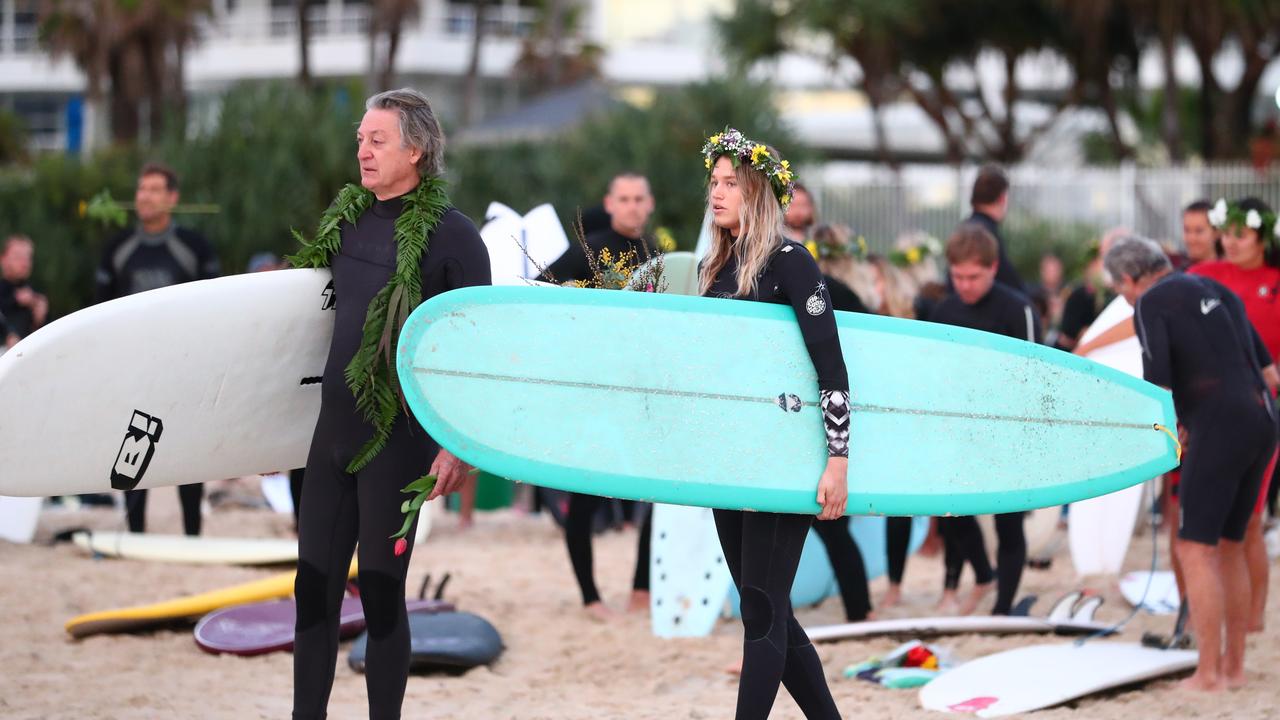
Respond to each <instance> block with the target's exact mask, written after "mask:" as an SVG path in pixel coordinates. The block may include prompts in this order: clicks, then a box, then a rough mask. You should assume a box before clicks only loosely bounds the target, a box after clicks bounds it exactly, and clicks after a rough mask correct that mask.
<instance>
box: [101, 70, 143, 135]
mask: <svg viewBox="0 0 1280 720" xmlns="http://www.w3.org/2000/svg"><path fill="white" fill-rule="evenodd" d="M130 51H131V47H130V46H124V47H120V48H114V49H112V50H111V53H110V55H109V58H108V61H107V68H108V74H109V75H110V77H111V95H110V101H109V102H110V111H111V138H112V140H114V141H115V142H117V143H122V144H127V143H132V142H133V141H135V140H137V139H138V125H139V120H138V103H137V99H136V98H135V97H134V95H133V88H132V86H131V85H132V84H131V83H130V82H129V67H128V66H129V64H130V63H129V55H130Z"/></svg>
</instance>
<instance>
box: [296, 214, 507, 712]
mask: <svg viewBox="0 0 1280 720" xmlns="http://www.w3.org/2000/svg"><path fill="white" fill-rule="evenodd" d="M400 210H401V201H400V199H399V198H392V199H390V200H386V201H376V202H375V203H374V205H373V207H371V208H370V209H369V210H368V211H366V212H365V214H364V215H362V216H361V217H360V219H359V220H358V221H357V223H356V224H355V225H354V226H353V225H350V224H348V223H345V222H344V223H343V224H342V230H341V231H342V249H341V250H340V251H339V252H338V254H336V255H335V256H334V257H333V261H332V268H333V285H334V295H335V296H336V299H337V308H336V310H337V312H336V316H335V318H334V332H333V342H332V344H331V345H330V348H329V357H328V360H327V361H326V363H325V370H324V376H323V380H322V383H321V397H322V399H321V404H320V417H319V419H318V420H317V421H316V429H315V434H314V436H313V437H312V440H311V452H310V453H309V456H308V458H307V475H306V482H305V483H304V484H303V486H302V506H301V512H300V515H299V522H298V577H297V580H296V581H295V587H294V594H295V596H296V598H297V603H298V617H297V624H296V626H295V641H294V649H293V680H294V688H293V717H294V718H321V717H324V716H325V709H326V707H327V705H328V701H329V691H330V689H331V688H332V686H333V675H334V666H335V663H336V661H337V655H338V616H339V611H340V609H341V607H342V595H343V591H344V589H345V588H346V584H347V567H348V565H349V564H350V563H351V555H352V552H353V551H354V550H355V549H356V543H357V541H358V542H359V548H360V553H359V561H360V575H359V581H360V601H361V604H362V605H363V606H364V614H365V618H366V620H367V623H368V630H369V648H368V655H367V661H366V662H367V665H366V672H365V685H366V687H367V689H368V693H369V717H370V718H398V717H400V706H401V703H402V702H403V700H404V688H405V683H406V682H407V679H408V676H409V627H408V621H407V619H406V614H405V606H404V597H405V587H404V586H405V573H406V572H407V570H408V567H409V557H410V555H411V553H412V549H413V536H414V533H413V531H412V530H411V531H410V532H409V535H408V541H409V551H408V552H405V553H404V554H403V555H400V556H399V557H397V556H396V555H395V552H394V541H393V540H391V539H390V536H391V535H392V534H394V533H395V532H396V531H397V530H399V529H400V526H401V523H402V522H403V515H402V514H401V512H400V503H401V501H402V500H403V499H404V496H403V495H401V493H400V490H401V488H403V487H404V486H405V485H407V484H408V483H409V482H411V481H413V480H414V479H416V478H418V477H420V476H422V475H424V474H426V473H427V472H428V471H429V470H430V468H431V464H432V462H433V460H434V459H435V457H436V453H437V449H438V448H437V445H436V443H435V441H433V440H432V439H431V437H430V436H428V435H427V433H426V431H425V430H423V429H422V427H421V426H420V425H419V424H418V421H417V420H415V419H414V418H413V417H412V416H410V415H409V414H407V413H405V412H404V411H403V410H402V411H401V413H400V415H399V417H398V419H397V420H396V423H395V426H394V429H393V430H392V432H391V438H390V439H389V440H388V441H387V445H386V447H384V448H383V449H382V451H381V452H379V453H378V454H377V456H375V457H374V458H373V460H372V461H371V462H370V463H369V464H368V465H366V466H365V467H364V468H363V469H362V470H360V472H358V473H356V474H355V475H354V476H353V475H351V474H349V473H347V471H346V468H347V465H348V464H349V463H350V461H351V459H352V458H353V457H354V456H355V454H356V452H357V451H358V450H359V449H360V447H361V446H362V445H364V443H365V442H366V441H367V440H368V439H369V438H370V437H372V435H373V426H372V425H371V424H369V423H368V422H366V421H365V420H364V418H363V417H362V415H361V414H360V412H359V411H358V410H357V409H356V404H355V398H354V397H353V395H352V393H351V389H350V388H349V387H348V386H347V382H346V379H345V378H344V377H343V371H344V370H345V369H346V367H347V364H348V363H349V362H350V361H351V358H352V357H353V356H354V355H355V353H356V351H357V349H358V348H359V345H360V338H361V333H362V331H363V329H364V323H365V316H366V313H367V312H368V306H369V302H370V300H372V299H373V296H374V295H375V294H377V292H378V291H380V290H381V289H382V288H383V287H384V286H386V284H387V282H388V280H389V279H390V277H391V272H392V270H393V269H394V267H395V257H396V255H395V253H396V245H395V241H394V239H393V235H392V233H393V231H394V223H395V219H396V218H397V217H398V216H399V214H400ZM421 268H422V299H423V300H426V299H428V298H431V297H433V296H435V295H439V294H440V293H443V292H446V291H448V290H452V289H455V288H459V287H464V286H468V285H487V284H489V282H490V277H489V275H490V271H489V254H488V251H487V250H485V246H484V243H483V241H482V240H481V239H480V234H479V232H478V231H477V230H476V228H475V225H473V224H472V222H471V221H470V220H469V219H468V218H467V217H466V216H465V215H463V214H462V213H460V212H458V211H457V210H449V211H448V212H446V213H445V214H444V216H443V217H442V218H441V220H440V224H439V225H438V226H437V227H436V229H435V231H434V232H433V233H432V234H431V237H430V243H429V245H428V248H427V251H426V252H425V253H423V256H422V261H421Z"/></svg>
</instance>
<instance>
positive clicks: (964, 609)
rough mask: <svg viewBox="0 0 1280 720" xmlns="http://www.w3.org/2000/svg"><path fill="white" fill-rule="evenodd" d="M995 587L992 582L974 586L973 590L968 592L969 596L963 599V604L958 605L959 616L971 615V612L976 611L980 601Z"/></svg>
mask: <svg viewBox="0 0 1280 720" xmlns="http://www.w3.org/2000/svg"><path fill="white" fill-rule="evenodd" d="M995 586H996V583H995V581H994V580H992V581H989V582H985V583H982V584H981V585H974V586H973V589H972V590H970V591H969V596H968V597H966V598H965V599H964V602H962V603H960V610H959V612H960V614H961V615H972V614H973V611H974V610H977V609H978V604H979V603H981V602H982V599H983V598H985V597H986V596H987V593H989V592H991V589H992V588H994V587H995Z"/></svg>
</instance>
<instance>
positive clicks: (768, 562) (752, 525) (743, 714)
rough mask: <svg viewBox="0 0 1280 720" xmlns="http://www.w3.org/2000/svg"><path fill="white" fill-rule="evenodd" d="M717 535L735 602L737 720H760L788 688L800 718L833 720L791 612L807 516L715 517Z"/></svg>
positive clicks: (817, 664)
mask: <svg viewBox="0 0 1280 720" xmlns="http://www.w3.org/2000/svg"><path fill="white" fill-rule="evenodd" d="M715 520H716V532H717V533H718V534H719V536H720V546H721V549H722V550H724V557H725V562H726V564H727V565H728V566H729V572H730V574H731V575H732V576H733V583H734V586H735V587H737V588H738V592H739V594H740V595H741V597H742V625H743V644H742V679H741V680H740V681H739V683H738V706H737V714H736V717H737V719H738V720H749V719H750V718H767V717H768V716H769V711H770V710H771V709H772V708H773V702H774V700H775V698H776V697H777V695H778V686H779V684H781V685H784V686H785V687H786V688H787V692H789V693H791V697H792V698H793V699H794V700H795V701H796V704H797V705H799V706H800V710H801V711H802V712H804V715H805V717H806V718H810V720H812V719H814V718H820V719H823V720H826V719H827V718H833V719H835V718H839V717H840V713H839V711H838V710H837V709H836V704H835V700H833V699H832V697H831V691H830V689H829V688H828V687H827V680H826V676H825V675H824V674H823V671H822V662H821V661H820V660H819V659H818V653H817V651H815V650H814V649H813V644H812V643H811V642H810V641H809V636H808V635H806V634H805V632H804V629H803V628H801V627H800V623H798V622H796V618H795V613H793V612H792V609H791V583H792V581H793V580H794V579H795V574H796V568H797V567H798V566H799V564H800V553H801V551H802V550H803V549H804V539H805V536H806V535H808V533H809V526H810V524H811V523H812V522H813V517H812V516H811V515H788V514H782V513H770V512H742V511H738V510H716V511H715Z"/></svg>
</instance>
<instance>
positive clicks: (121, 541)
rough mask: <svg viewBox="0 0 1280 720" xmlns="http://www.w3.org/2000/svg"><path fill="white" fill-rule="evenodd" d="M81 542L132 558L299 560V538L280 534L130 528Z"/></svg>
mask: <svg viewBox="0 0 1280 720" xmlns="http://www.w3.org/2000/svg"><path fill="white" fill-rule="evenodd" d="M71 541H72V542H74V543H75V544H76V545H77V546H79V547H81V548H84V549H85V550H89V551H90V552H93V553H96V554H98V555H106V556H108V557H118V558H125V559H129V560H150V561H156V562H175V563H191V564H197V565H275V564H279V563H292V562H296V561H297V560H298V541H297V540H290V539H284V538H280V539H276V538H219V537H190V536H187V535H152V534H147V533H126V532H96V531H95V532H87V531H86V532H79V533H75V534H74V535H72V536H71Z"/></svg>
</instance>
